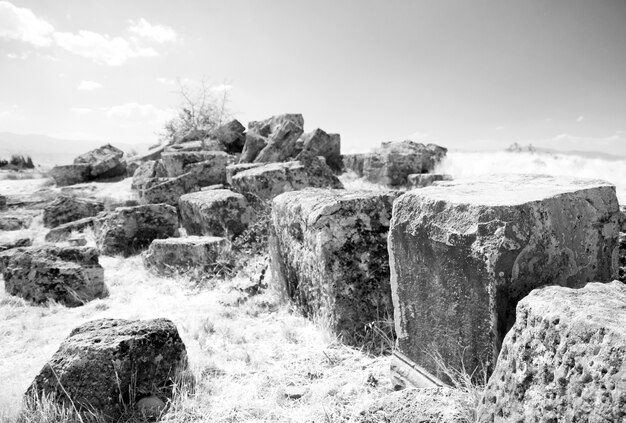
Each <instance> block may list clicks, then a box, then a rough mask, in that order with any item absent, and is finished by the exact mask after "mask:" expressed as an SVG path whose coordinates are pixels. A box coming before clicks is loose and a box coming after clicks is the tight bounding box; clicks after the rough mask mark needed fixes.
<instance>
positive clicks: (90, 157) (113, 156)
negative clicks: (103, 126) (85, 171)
mask: <svg viewBox="0 0 626 423" xmlns="http://www.w3.org/2000/svg"><path fill="white" fill-rule="evenodd" d="M123 157H124V152H123V151H122V150H120V149H119V148H116V147H114V146H112V145H111V144H106V145H103V146H102V147H98V148H96V149H94V150H91V151H88V152H87V153H85V154H81V155H80V156H78V157H76V158H75V159H74V165H75V166H76V165H86V166H89V178H90V179H104V178H115V177H118V176H126V162H125V161H124V159H123Z"/></svg>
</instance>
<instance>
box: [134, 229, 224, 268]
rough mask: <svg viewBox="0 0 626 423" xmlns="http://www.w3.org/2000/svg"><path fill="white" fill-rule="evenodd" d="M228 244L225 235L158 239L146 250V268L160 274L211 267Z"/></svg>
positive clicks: (144, 257)
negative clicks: (223, 236) (222, 236)
mask: <svg viewBox="0 0 626 423" xmlns="http://www.w3.org/2000/svg"><path fill="white" fill-rule="evenodd" d="M225 248H227V240H226V238H219V237H213V236H188V237H184V238H167V239H155V240H154V241H152V243H151V244H150V248H148V251H146V252H145V253H144V256H143V262H144V265H145V266H146V268H148V269H149V270H151V271H152V272H154V273H156V274H158V275H161V276H172V275H175V274H179V273H185V272H189V271H192V270H193V271H198V272H205V271H207V270H209V269H210V268H211V267H212V266H213V265H214V264H215V263H216V262H217V259H218V258H219V256H220V253H221V252H222V251H223V250H224V249H225Z"/></svg>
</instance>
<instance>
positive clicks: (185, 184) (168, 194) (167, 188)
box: [140, 173, 200, 206]
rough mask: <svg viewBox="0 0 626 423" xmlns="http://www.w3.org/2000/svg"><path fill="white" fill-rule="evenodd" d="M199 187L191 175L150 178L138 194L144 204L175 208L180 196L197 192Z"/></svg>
mask: <svg viewBox="0 0 626 423" xmlns="http://www.w3.org/2000/svg"><path fill="white" fill-rule="evenodd" d="M199 189H200V187H198V185H197V184H196V183H195V178H194V177H193V175H192V174H191V173H184V174H182V175H180V176H177V177H175V178H152V179H150V180H149V181H148V182H147V183H146V184H145V185H144V188H143V190H142V191H141V193H140V198H141V202H142V203H144V204H161V203H164V204H169V205H170V206H176V205H177V204H178V199H179V198H180V196H181V195H184V194H187V193H189V192H194V191H198V190H199Z"/></svg>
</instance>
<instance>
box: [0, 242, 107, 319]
mask: <svg viewBox="0 0 626 423" xmlns="http://www.w3.org/2000/svg"><path fill="white" fill-rule="evenodd" d="M1 255H2V257H3V258H2V259H1V261H2V262H3V266H2V267H3V272H2V274H3V277H4V289H5V291H6V292H7V293H8V294H10V295H17V296H19V297H22V298H24V299H26V300H28V301H31V302H33V303H36V304H40V303H46V302H48V301H50V300H52V301H56V302H58V303H61V304H64V305H66V306H68V307H77V306H81V305H83V304H84V303H86V302H88V301H91V300H93V299H95V298H103V297H105V296H106V295H107V288H106V286H105V285H104V269H103V268H102V267H101V266H100V264H99V263H98V250H96V249H95V248H90V247H58V246H44V247H26V248H17V249H13V250H8V251H5V252H4V253H2V254H1Z"/></svg>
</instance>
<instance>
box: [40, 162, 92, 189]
mask: <svg viewBox="0 0 626 423" xmlns="http://www.w3.org/2000/svg"><path fill="white" fill-rule="evenodd" d="M90 172H91V166H89V165H86V164H80V165H75V164H73V165H63V166H55V167H53V168H52V169H51V170H50V172H49V174H50V176H51V177H52V179H54V182H55V183H56V184H57V186H66V185H74V184H80V183H82V182H86V181H87V180H89V177H90Z"/></svg>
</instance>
